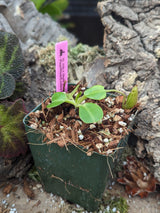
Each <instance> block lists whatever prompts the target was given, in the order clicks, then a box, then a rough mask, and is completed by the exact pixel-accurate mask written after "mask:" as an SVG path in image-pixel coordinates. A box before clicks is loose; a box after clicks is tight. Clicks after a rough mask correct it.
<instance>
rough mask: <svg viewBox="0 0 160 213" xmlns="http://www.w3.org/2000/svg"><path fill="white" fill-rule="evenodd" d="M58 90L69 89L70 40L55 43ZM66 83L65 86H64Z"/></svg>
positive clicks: (65, 90)
mask: <svg viewBox="0 0 160 213" xmlns="http://www.w3.org/2000/svg"><path fill="white" fill-rule="evenodd" d="M55 62H56V92H67V91H68V41H62V42H59V43H56V45H55ZM64 85H65V86H64Z"/></svg>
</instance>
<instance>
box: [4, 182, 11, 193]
mask: <svg viewBox="0 0 160 213" xmlns="http://www.w3.org/2000/svg"><path fill="white" fill-rule="evenodd" d="M12 188H13V185H12V184H11V183H8V184H7V185H6V186H5V188H4V189H3V194H4V195H7V194H9V193H10V192H11V191H12Z"/></svg>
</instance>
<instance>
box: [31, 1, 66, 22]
mask: <svg viewBox="0 0 160 213" xmlns="http://www.w3.org/2000/svg"><path fill="white" fill-rule="evenodd" d="M31 1H32V2H33V3H34V4H35V6H36V8H37V10H38V11H39V12H41V13H43V14H44V13H48V14H49V15H50V16H51V17H52V18H53V19H57V18H58V17H61V16H62V14H63V11H64V10H65V9H66V8H67V7H68V4H69V2H68V0H54V1H53V0H49V1H46V0H31Z"/></svg>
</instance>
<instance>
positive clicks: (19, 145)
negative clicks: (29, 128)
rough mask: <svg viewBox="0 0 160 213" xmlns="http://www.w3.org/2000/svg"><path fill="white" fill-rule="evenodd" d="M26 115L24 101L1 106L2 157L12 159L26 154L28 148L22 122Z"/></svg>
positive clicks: (0, 133) (0, 142)
mask: <svg viewBox="0 0 160 213" xmlns="http://www.w3.org/2000/svg"><path fill="white" fill-rule="evenodd" d="M6 105H9V106H8V107H7V106H6ZM24 115H25V109H24V103H23V100H22V99H18V100H16V101H15V102H14V103H12V104H10V103H9V102H6V103H5V104H0V157H4V158H12V157H17V156H18V155H20V154H25V153H26V151H27V147H28V146H27V144H26V137H25V131H24V126H23V122H22V120H23V117H24Z"/></svg>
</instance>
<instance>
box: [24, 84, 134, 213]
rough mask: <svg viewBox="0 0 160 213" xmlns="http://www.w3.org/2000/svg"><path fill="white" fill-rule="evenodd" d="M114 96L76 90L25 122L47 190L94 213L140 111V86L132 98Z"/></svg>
mask: <svg viewBox="0 0 160 213" xmlns="http://www.w3.org/2000/svg"><path fill="white" fill-rule="evenodd" d="M108 92H119V91H116V90H105V89H104V87H103V86H101V85H96V86H93V87H91V88H89V89H86V88H85V87H84V86H83V85H81V84H77V85H70V86H69V91H68V92H67V93H65V92H56V93H54V94H53V96H52V97H48V98H47V99H46V100H45V101H44V102H43V103H42V104H40V105H39V106H37V107H36V108H35V109H34V110H33V111H32V112H30V113H29V114H28V115H26V116H25V118H24V125H25V129H26V132H27V137H28V141H29V145H30V149H31V152H32V155H33V158H34V162H35V166H36V167H37V169H38V172H39V174H40V177H41V180H42V182H43V184H44V187H45V190H46V191H47V192H52V193H54V194H57V195H60V196H62V197H63V198H64V199H66V200H69V201H71V202H73V203H78V204H80V205H81V206H83V207H84V208H85V209H87V210H89V211H94V210H96V209H97V208H98V206H99V203H100V202H101V196H102V194H103V192H104V189H105V186H106V184H107V182H108V181H109V180H110V175H111V173H112V171H113V168H114V164H115V161H114V160H115V159H116V158H117V156H118V154H119V152H120V151H121V150H122V149H121V148H122V147H124V146H125V143H126V141H127V138H128V134H129V131H130V130H129V124H130V121H131V120H133V114H134V112H135V111H136V110H137V105H136V103H137V97H138V90H137V87H136V86H135V87H134V88H133V89H132V91H131V93H130V94H129V96H128V97H127V98H126V96H125V95H124V94H123V93H121V92H119V93H120V94H121V95H122V96H115V97H111V96H107V94H108ZM122 107H123V108H122Z"/></svg>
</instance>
